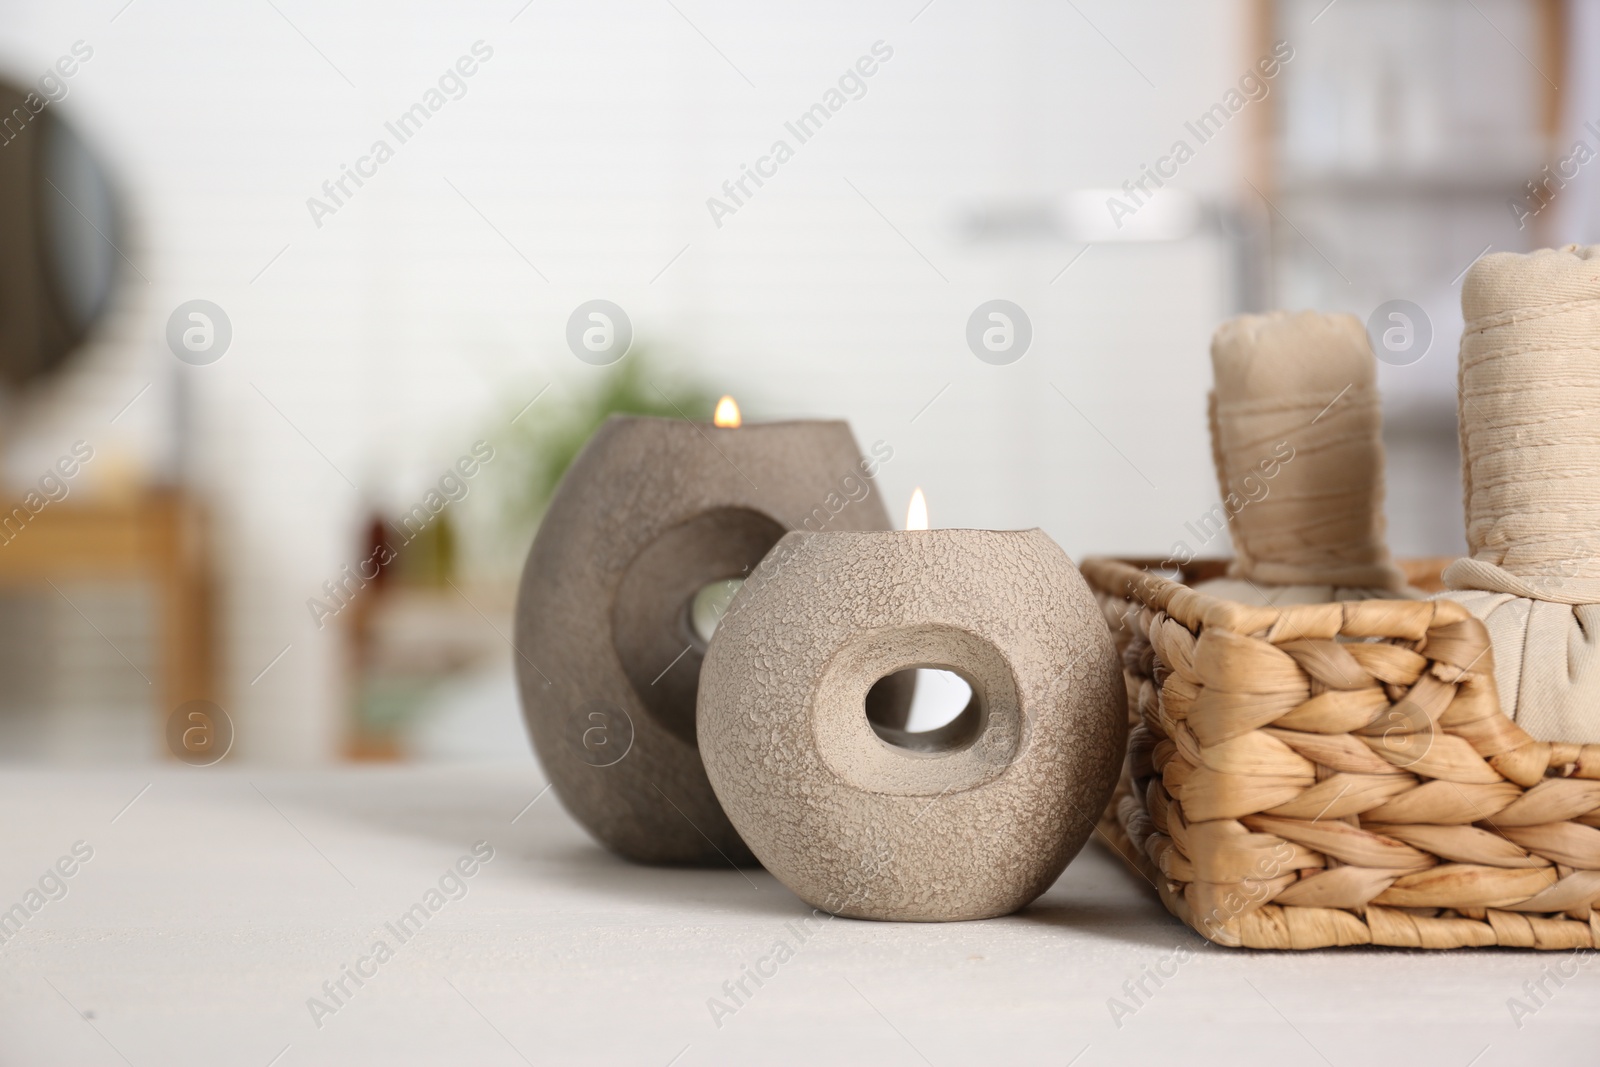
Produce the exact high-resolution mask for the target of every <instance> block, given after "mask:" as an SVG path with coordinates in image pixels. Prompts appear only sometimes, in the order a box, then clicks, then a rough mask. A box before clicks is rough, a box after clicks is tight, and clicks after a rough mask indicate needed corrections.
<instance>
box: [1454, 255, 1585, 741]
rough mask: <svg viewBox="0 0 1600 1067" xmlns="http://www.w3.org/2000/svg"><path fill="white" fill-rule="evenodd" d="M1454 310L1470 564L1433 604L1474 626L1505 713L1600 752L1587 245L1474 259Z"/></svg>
mask: <svg viewBox="0 0 1600 1067" xmlns="http://www.w3.org/2000/svg"><path fill="white" fill-rule="evenodd" d="M1461 310H1462V314H1463V317H1464V318H1465V319H1466V325H1465V328H1464V330H1463V332H1462V334H1461V363H1460V371H1459V380H1458V384H1459V386H1460V392H1461V400H1460V422H1461V458H1462V480H1463V482H1464V487H1465V496H1466V512H1467V547H1468V548H1469V549H1470V551H1471V553H1472V556H1471V558H1470V559H1460V560H1457V561H1456V562H1454V563H1452V564H1451V565H1450V567H1449V568H1448V569H1447V570H1446V571H1445V572H1444V581H1445V586H1446V587H1447V588H1448V589H1451V590H1456V592H1448V593H1444V594H1441V595H1443V596H1447V597H1449V598H1451V599H1452V600H1457V601H1460V602H1461V603H1462V604H1463V605H1464V606H1465V607H1466V608H1467V610H1469V611H1471V612H1472V613H1473V614H1474V615H1476V616H1477V617H1478V618H1480V619H1482V620H1483V621H1484V624H1485V625H1486V626H1487V627H1488V630H1489V637H1490V642H1491V645H1492V648H1493V650H1494V669H1495V678H1496V680H1497V682H1498V684H1499V689H1500V706H1501V709H1502V710H1504V711H1505V713H1506V714H1508V715H1510V716H1511V717H1512V718H1513V719H1515V720H1516V722H1517V724H1518V725H1519V726H1521V727H1522V728H1523V729H1524V730H1526V731H1527V732H1528V733H1529V734H1531V735H1532V736H1533V737H1534V738H1535V739H1537V740H1541V741H1573V742H1579V743H1593V742H1600V649H1597V647H1596V641H1597V639H1600V606H1597V605H1600V246H1591V247H1588V248H1583V247H1580V246H1577V245H1569V246H1568V247H1566V248H1562V249H1553V248H1547V249H1542V250H1540V251H1538V252H1534V253H1532V254H1531V255H1519V254H1517V253H1513V252H1497V253H1494V254H1493V255H1488V256H1484V257H1483V258H1482V259H1480V260H1478V262H1477V263H1476V264H1474V265H1473V267H1472V269H1471V270H1469V271H1468V272H1467V277H1466V281H1465V282H1464V283H1463V284H1462V287H1461Z"/></svg>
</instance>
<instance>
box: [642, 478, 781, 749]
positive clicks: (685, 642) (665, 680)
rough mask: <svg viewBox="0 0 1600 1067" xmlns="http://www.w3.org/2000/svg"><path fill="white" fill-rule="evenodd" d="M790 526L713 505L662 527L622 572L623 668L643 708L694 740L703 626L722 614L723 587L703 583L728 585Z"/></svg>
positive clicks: (747, 511)
mask: <svg viewBox="0 0 1600 1067" xmlns="http://www.w3.org/2000/svg"><path fill="white" fill-rule="evenodd" d="M784 532H785V531H784V528H783V526H782V524H780V523H779V522H778V521H777V520H776V519H774V518H772V517H771V516H769V515H764V514H762V513H761V512H759V511H755V510H753V509H750V508H713V509H711V510H709V511H703V512H701V513H700V514H699V515H696V516H694V517H693V518H691V519H689V520H687V521H685V522H682V523H679V524H678V525H676V526H673V527H671V528H669V529H668V530H666V531H665V532H663V533H662V534H661V535H660V536H659V537H657V538H656V539H655V540H653V541H651V542H650V543H649V544H648V545H646V546H645V547H644V548H642V549H641V550H640V551H639V553H638V554H637V555H636V556H634V558H633V561H632V562H631V563H629V564H628V567H627V569H626V570H625V571H624V572H623V574H622V582H621V584H620V585H619V587H618V589H617V598H616V601H615V604H614V606H613V608H612V611H611V631H612V637H613V640H614V644H615V647H616V650H617V656H618V658H619V659H620V660H621V662H622V669H623V671H624V673H626V674H627V676H628V680H629V682H631V683H632V685H633V690H634V692H635V693H637V694H638V696H639V700H640V702H641V703H643V704H644V706H645V709H646V710H647V711H649V712H650V713H651V714H652V715H654V716H655V718H656V720H657V721H658V722H660V723H661V724H662V725H663V726H665V727H666V728H667V729H668V730H670V731H672V732H673V733H674V734H676V735H677V736H678V737H680V738H682V739H683V740H685V741H688V742H689V743H690V744H693V743H694V739H695V728H694V706H695V695H696V693H697V691H698V689H699V684H700V663H701V661H702V660H703V659H704V658H705V654H706V647H707V645H708V644H709V634H708V635H705V636H702V634H701V632H700V629H699V627H700V626H704V625H707V624H709V623H711V622H712V620H713V619H720V618H721V617H722V616H721V614H720V613H718V614H715V615H713V614H711V611H712V607H713V604H712V603H711V602H712V601H714V599H715V598H716V596H717V595H719V594H706V593H705V590H706V589H707V588H708V587H709V588H712V589H713V590H720V591H722V592H725V591H726V590H727V587H728V586H729V584H730V583H731V582H733V581H734V580H736V579H740V578H742V577H743V576H744V575H746V574H749V573H750V572H751V571H752V570H754V569H755V567H756V565H757V564H759V563H760V562H761V560H762V557H764V556H765V555H766V554H767V551H768V549H770V548H771V547H772V546H773V545H775V544H777V543H778V539H779V538H781V537H782V536H783V535H784ZM703 594H704V598H703ZM732 599H733V598H732V596H729V597H728V601H729V602H731V601H732ZM697 619H698V620H699V622H698V625H697ZM711 628H712V629H714V628H715V627H714V626H711Z"/></svg>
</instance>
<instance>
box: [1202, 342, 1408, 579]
mask: <svg viewBox="0 0 1600 1067" xmlns="http://www.w3.org/2000/svg"><path fill="white" fill-rule="evenodd" d="M1211 365H1212V372H1213V374H1214V376H1215V379H1216V389H1215V391H1214V392H1213V393H1212V394H1211V449H1212V457H1213V459H1214V460H1215V461H1216V467H1217V479H1218V481H1219V482H1220V484H1221V489H1222V499H1223V506H1224V508H1225V510H1226V513H1227V517H1228V530H1229V533H1230V534H1231V535H1232V537H1233V550H1234V560H1233V563H1232V565H1231V566H1230V567H1229V569H1228V577H1226V578H1218V579H1216V580H1214V581H1210V582H1204V583H1202V584H1201V585H1200V586H1198V588H1200V589H1203V590H1205V591H1206V592H1208V593H1211V594H1212V595H1214V596H1222V597H1227V598H1228V599H1230V600H1237V601H1241V602H1243V603H1248V604H1312V603H1321V602H1325V601H1332V600H1365V599H1369V598H1373V597H1407V598H1415V597H1421V596H1422V595H1423V594H1421V593H1419V592H1417V591H1415V590H1412V589H1410V588H1408V587H1407V586H1406V584H1405V578H1404V576H1403V575H1402V574H1401V573H1400V570H1399V569H1398V568H1397V567H1395V565H1394V564H1393V563H1392V562H1390V559H1389V549H1388V547H1387V545H1386V544H1385V543H1384V521H1383V441H1382V437H1381V427H1382V418H1381V415H1380V413H1379V410H1378V391H1377V387H1376V385H1375V378H1376V361H1375V359H1374V357H1373V355H1372V347H1371V345H1370V344H1369V343H1368V341H1367V334H1366V331H1365V330H1364V329H1363V328H1362V326H1361V323H1360V321H1359V320H1358V319H1356V318H1355V317H1354V316H1351V315H1324V314H1321V313H1319V312H1315V311H1301V312H1296V313H1292V314H1291V313H1290V312H1286V311H1274V312H1272V313H1270V314H1266V315H1242V316H1240V317H1238V318H1236V319H1233V320H1232V321H1230V322H1226V323H1224V324H1223V325H1222V326H1221V327H1220V328H1218V330H1217V332H1216V334H1215V336H1213V337H1212V339H1211Z"/></svg>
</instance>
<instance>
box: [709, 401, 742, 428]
mask: <svg viewBox="0 0 1600 1067" xmlns="http://www.w3.org/2000/svg"><path fill="white" fill-rule="evenodd" d="M743 421H744V420H743V419H741V418H740V417H739V405H738V404H735V403H734V402H733V397H731V396H724V397H723V398H722V399H721V400H719V401H717V411H716V414H714V415H712V416H711V423H712V425H714V426H721V427H723V428H724V429H728V430H737V429H738V428H739V424H740V423H741V422H743Z"/></svg>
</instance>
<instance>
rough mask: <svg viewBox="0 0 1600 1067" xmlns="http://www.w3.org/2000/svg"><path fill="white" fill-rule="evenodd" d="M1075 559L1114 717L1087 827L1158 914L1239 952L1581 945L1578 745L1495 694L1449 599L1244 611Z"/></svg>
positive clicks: (1593, 935) (1593, 748)
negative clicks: (1102, 632) (1112, 789)
mask: <svg viewBox="0 0 1600 1067" xmlns="http://www.w3.org/2000/svg"><path fill="white" fill-rule="evenodd" d="M1219 569H1220V565H1219V564H1216V563H1211V564H1197V565H1195V566H1193V567H1189V568H1186V569H1185V572H1184V574H1183V576H1182V577H1183V578H1184V580H1185V581H1189V582H1193V581H1196V580H1199V579H1201V578H1203V577H1206V576H1207V574H1208V573H1217V572H1218V570H1219ZM1421 569H1424V568H1419V567H1417V566H1408V567H1407V570H1408V574H1410V575H1411V577H1412V579H1413V581H1414V582H1415V581H1417V580H1418V575H1419V571H1420V570H1421ZM1082 570H1083V574H1084V576H1085V577H1086V578H1087V579H1088V580H1089V583H1090V584H1091V585H1092V586H1093V587H1094V589H1095V591H1096V594H1097V596H1098V597H1099V599H1100V601H1101V605H1102V607H1103V608H1104V610H1105V612H1106V617H1107V620H1108V621H1109V622H1110V623H1111V626H1112V630H1113V633H1114V634H1115V635H1116V638H1117V642H1118V645H1119V647H1120V648H1121V650H1122V661H1123V669H1124V672H1125V674H1126V677H1127V682H1128V704H1129V714H1130V717H1131V722H1132V730H1131V732H1130V734H1129V738H1128V755H1127V762H1126V765H1125V767H1124V771H1123V777H1122V782H1121V784H1120V785H1119V787H1118V789H1117V794H1116V796H1114V797H1113V798H1112V801H1111V806H1110V808H1109V809H1108V810H1107V813H1106V817H1105V819H1104V820H1103V822H1102V829H1104V830H1105V831H1106V833H1107V836H1108V837H1109V838H1110V839H1111V840H1112V841H1113V844H1115V845H1116V847H1117V848H1118V850H1119V851H1121V852H1122V854H1123V856H1124V858H1126V859H1127V860H1128V861H1129V862H1130V863H1132V864H1133V865H1134V866H1135V867H1136V868H1138V869H1139V870H1140V871H1142V872H1143V873H1144V874H1145V876H1146V877H1148V878H1149V879H1150V880H1151V881H1152V882H1153V883H1154V884H1155V885H1156V888H1157V891H1158V892H1159V893H1160V894H1161V899H1162V901H1163V902H1164V903H1165V904H1166V906H1167V909H1168V910H1169V911H1171V912H1172V913H1173V914H1174V915H1176V916H1178V917H1179V918H1180V919H1182V920H1183V921H1184V922H1186V923H1188V924H1189V925H1190V926H1191V927H1193V928H1194V929H1195V930H1197V931H1199V932H1200V933H1201V934H1202V935H1204V936H1205V937H1207V938H1209V939H1211V940H1213V941H1215V942H1217V943H1219V944H1223V945H1230V946H1242V947H1245V948H1282V949H1310V948H1323V947H1326V946H1330V945H1365V944H1373V945H1394V946H1403V947H1411V948H1462V947H1467V946H1485V945H1505V946H1515V947H1519V948H1539V949H1570V948H1592V947H1595V946H1597V945H1600V913H1597V912H1595V911H1593V910H1591V905H1593V904H1595V903H1596V902H1600V829H1596V827H1600V745H1576V744H1561V743H1547V742H1539V741H1534V740H1533V739H1532V738H1530V737H1529V736H1528V735H1527V734H1526V733H1524V732H1523V731H1522V729H1521V728H1520V727H1518V726H1517V725H1516V724H1515V723H1513V722H1512V721H1511V720H1510V719H1508V718H1507V717H1506V716H1505V715H1504V714H1502V713H1501V711H1500V703H1499V698H1498V696H1497V693H1496V690H1495V684H1494V674H1493V661H1492V658H1491V654H1490V649H1489V639H1488V634H1487V632H1486V631H1485V630H1484V627H1483V624H1482V623H1480V622H1479V621H1478V620H1476V619H1474V618H1473V617H1472V616H1471V615H1469V614H1468V613H1467V611H1466V610H1465V609H1464V608H1462V607H1461V606H1460V605H1458V604H1456V603H1454V602H1452V601H1448V600H1432V601H1415V600H1367V601H1353V602H1346V603H1336V604H1312V605H1305V606H1296V607H1285V608H1257V607H1249V606H1245V605H1242V604H1236V603H1232V602H1229V601H1224V600H1220V599H1218V598H1215V597H1210V596H1206V595H1205V594H1203V593H1197V592H1195V591H1194V590H1193V589H1190V588H1188V586H1186V585H1182V584H1179V583H1178V582H1175V581H1169V580H1167V579H1165V578H1162V577H1159V576H1157V575H1155V574H1152V573H1149V571H1148V570H1147V569H1144V568H1141V567H1140V566H1139V565H1136V564H1135V563H1130V562H1119V561H1114V560H1106V559H1093V560H1088V561H1085V562H1084V564H1083V566H1082ZM1433 578H1434V579H1435V582H1436V580H1437V567H1434V568H1433ZM1419 584H1423V585H1427V584H1428V583H1427V582H1426V581H1424V582H1421V583H1419ZM1436 587H1437V586H1436V585H1435V588H1436Z"/></svg>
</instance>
